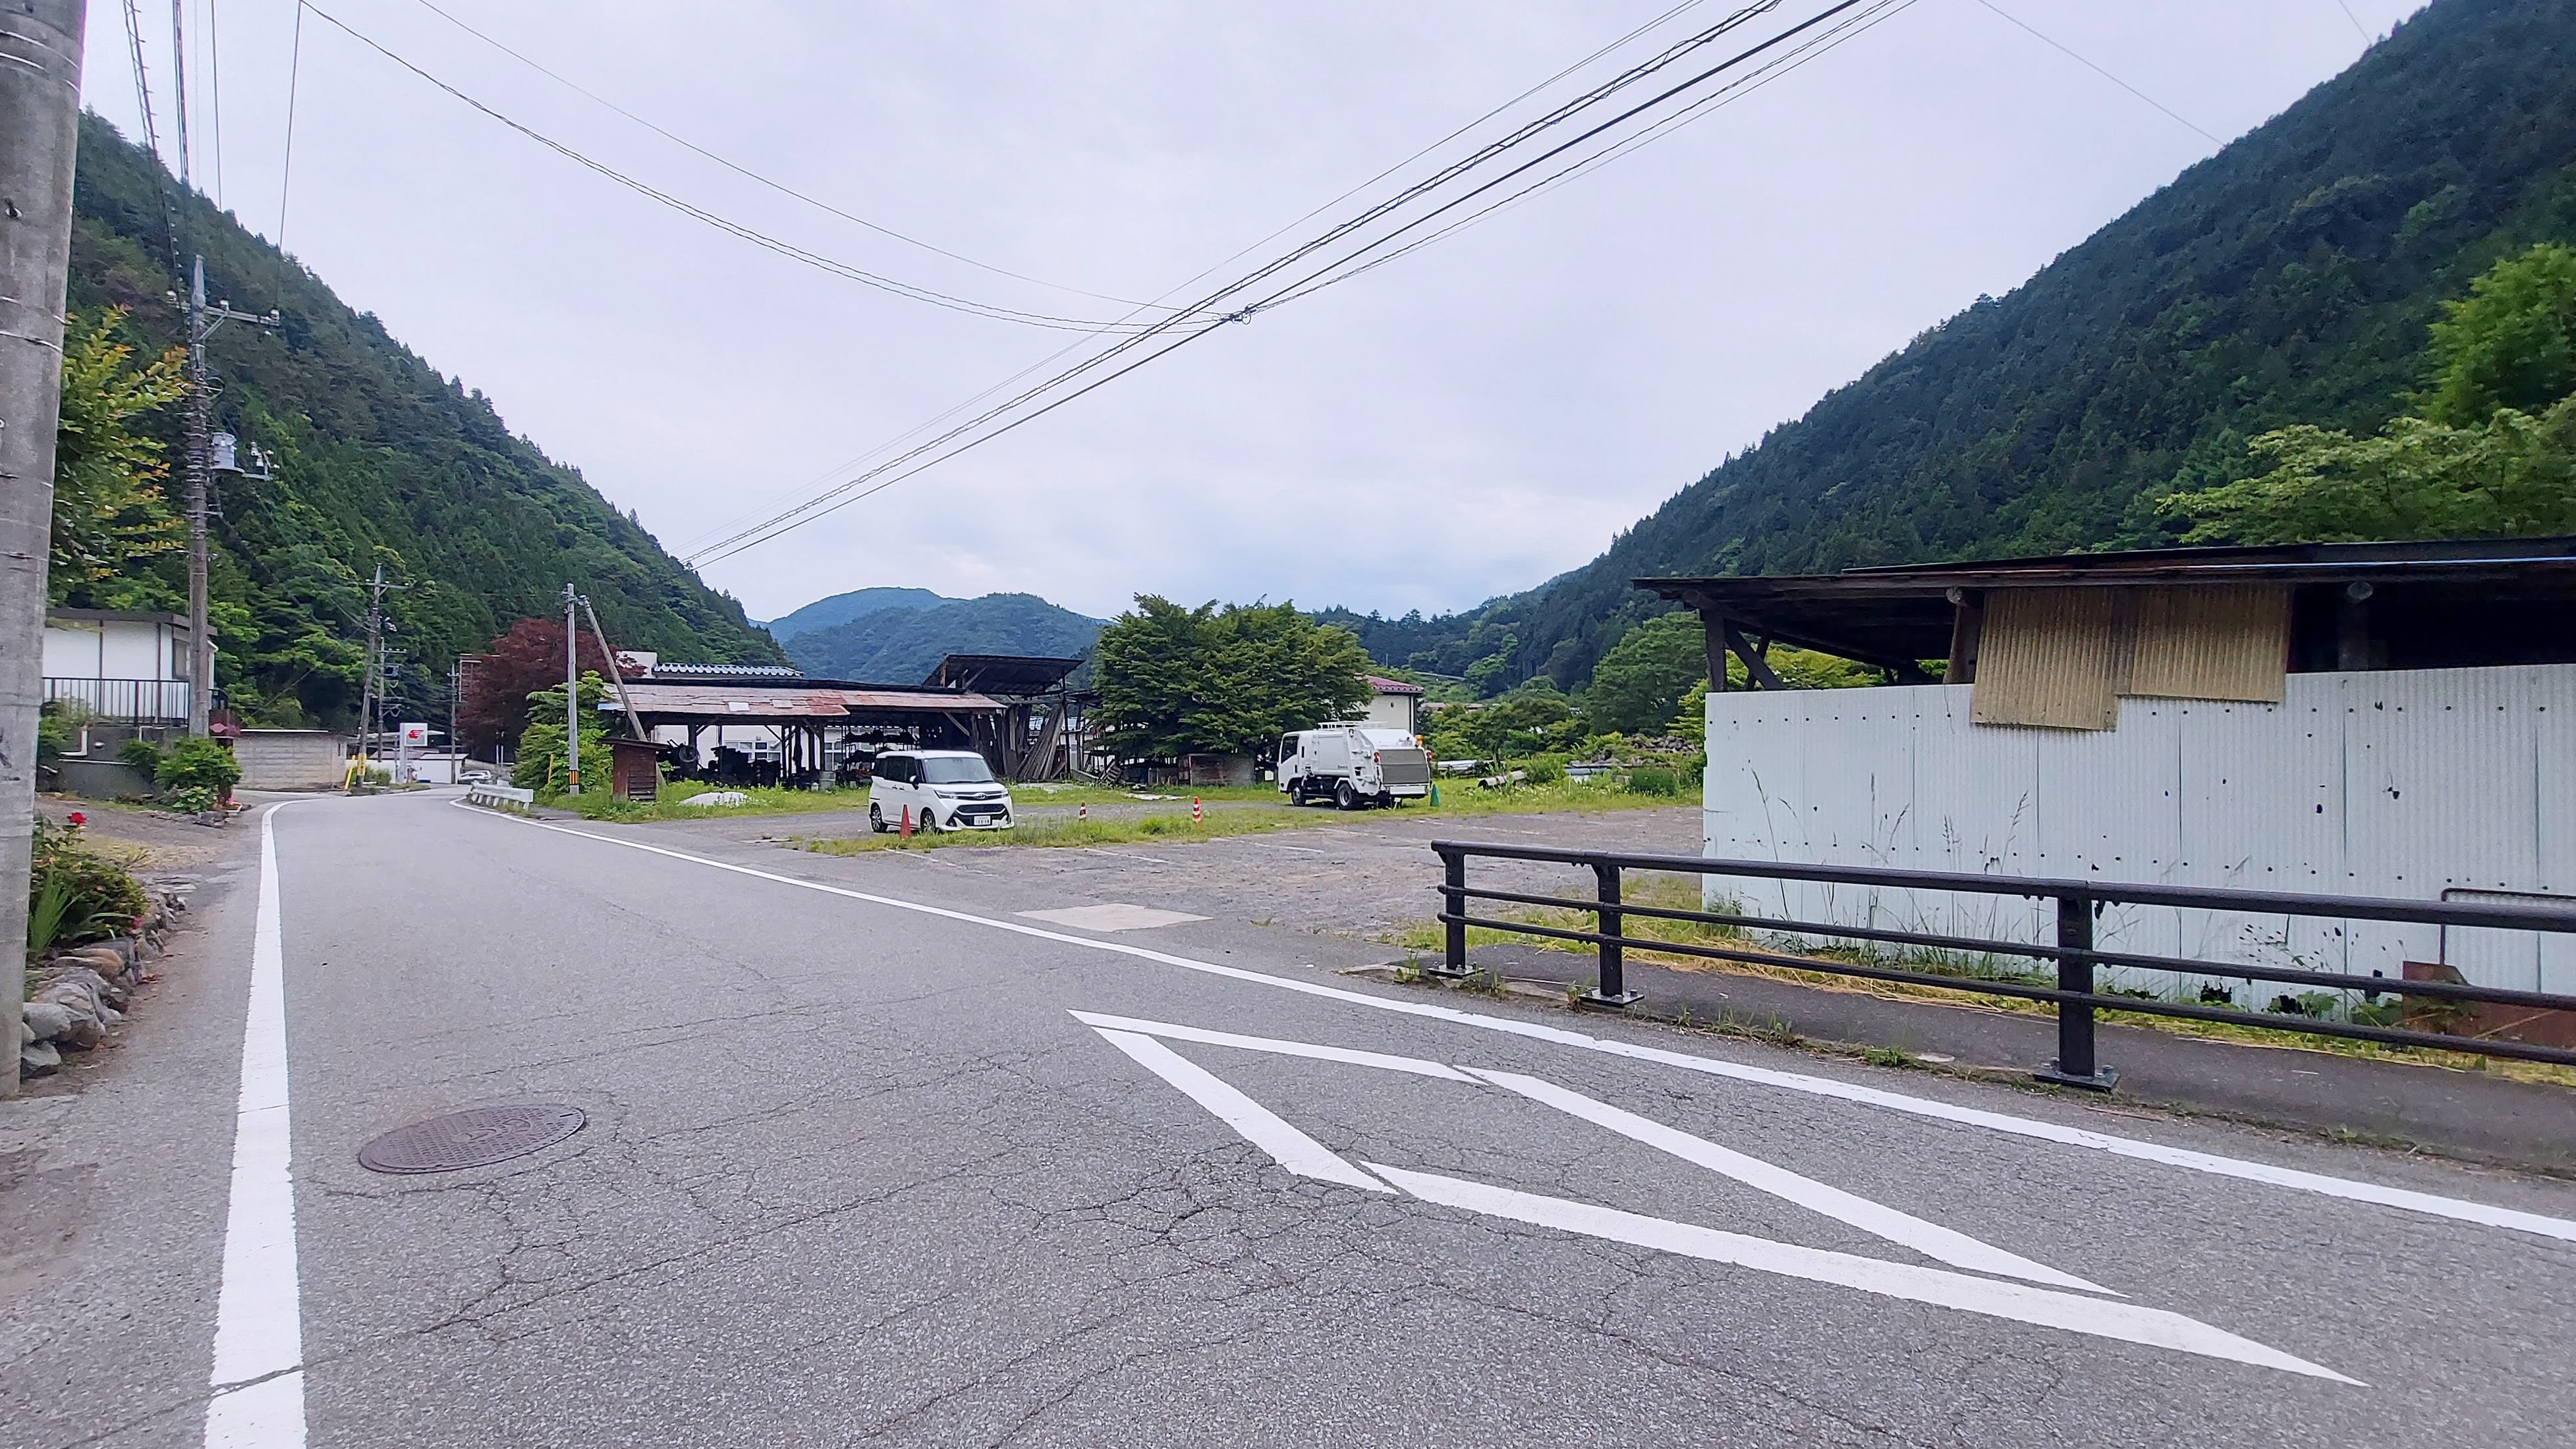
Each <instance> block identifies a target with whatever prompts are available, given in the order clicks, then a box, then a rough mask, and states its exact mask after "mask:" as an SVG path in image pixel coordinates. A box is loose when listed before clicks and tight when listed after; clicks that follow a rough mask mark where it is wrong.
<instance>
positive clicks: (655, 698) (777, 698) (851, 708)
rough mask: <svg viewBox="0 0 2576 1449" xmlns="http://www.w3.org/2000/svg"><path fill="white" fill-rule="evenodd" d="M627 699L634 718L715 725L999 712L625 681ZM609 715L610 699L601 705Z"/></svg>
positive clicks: (907, 698)
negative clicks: (607, 710)
mask: <svg viewBox="0 0 2576 1449" xmlns="http://www.w3.org/2000/svg"><path fill="white" fill-rule="evenodd" d="M626 696H627V698H628V700H629V701H631V702H632V703H633V704H634V706H635V712H636V713H637V714H639V715H646V716H652V717H656V718H659V719H662V720H664V721H669V722H679V721H684V720H699V721H705V722H709V723H716V724H725V723H731V724H763V723H768V722H771V721H785V722H799V721H801V722H809V723H810V722H841V723H860V722H863V720H862V718H861V717H863V716H867V715H886V714H901V715H925V714H928V715H939V714H998V713H1000V712H1001V709H1002V706H1001V705H999V704H997V703H995V702H994V701H992V700H990V699H987V698H985V697H984V696H983V695H980V694H962V693H958V692H955V691H949V690H939V691H931V690H905V689H893V688H880V689H814V688H797V687H794V686H792V685H789V686H779V685H743V684H695V683H692V684H672V683H663V682H659V681H644V680H637V681H630V682H629V683H628V684H627V686H626ZM601 707H602V708H604V709H614V708H616V707H617V701H616V699H615V697H614V696H611V697H610V698H608V699H606V700H603V701H601Z"/></svg>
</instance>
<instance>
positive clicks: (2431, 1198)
mask: <svg viewBox="0 0 2576 1449" xmlns="http://www.w3.org/2000/svg"><path fill="white" fill-rule="evenodd" d="M449 803H451V804H453V805H454V806H455V807H456V808H457V809H459V810H473V808H474V807H472V806H469V805H466V804H464V803H463V802H462V801H451V802H449ZM474 813H476V814H484V815H490V816H491V818H492V819H495V820H506V821H509V822H510V823H512V824H514V825H525V826H530V827H533V828H535V829H538V830H551V831H554V832H555V833H557V834H559V835H573V836H579V837H580V838H581V839H583V840H595V841H598V842H599V843H601V844H602V845H616V846H623V847H625V848H626V849H628V850H640V851H643V852H645V853H646V854H649V855H659V856H666V857H668V858H670V859H672V860H685V861H688V862H690V863H691V864H693V865H703V866H706V867H708V868H710V869H713V870H722V871H730V872H732V873H733V874H736V875H746V876H750V877H752V878H753V879H756V880H765V881H772V882H775V883H777V884H779V885H785V886H794V887H796V888H798V889H800V890H809V891H821V892H822V893H824V894H825V895H833V896H840V897H842V898H844V899H846V900H853V901H865V902H867V903H868V904H870V905H877V906H886V907H889V908H891V909H894V910H899V911H912V912H916V913H918V914H921V915H926V916H937V917H939V918H941V919H943V920H950V921H963V922H966V923H968V924H971V925H978V926H988V927H991V928H992V929H994V930H997V931H1010V932H1013V933H1015V934H1018V935H1022V936H1033V937H1036V938H1037V939H1039V940H1042V941H1054V942H1058V943H1060V944H1063V945H1067V946H1079V947H1081V948H1083V949H1085V950H1090V951H1106V952H1109V953H1111V954H1113V955H1119V956H1132V957H1135V958H1136V959H1137V960H1140V961H1155V962H1159V963H1161V964H1163V965H1166V966H1177V967H1180V968H1181V969H1183V970H1185V971H1199V972H1204V973H1206V974H1208V975H1211V976H1222V977H1225V978H1227V979H1229V980H1234V981H1247V982H1251V983H1254V984H1256V985H1261V986H1270V987H1275V988H1277V989H1279V990H1282V991H1294V992H1297V993H1299V994H1301V995H1305V996H1319V997H1323V998H1326V999H1328V1000H1333V1001H1341V1002H1346V1003H1348V1004H1350V1005H1353V1006H1364V1007H1367V1008H1368V1009H1370V1010H1372V1011H1390V1012H1394V1013H1397V1014H1398V1015H1402V1016H1412V1017H1420V1018H1423V1019H1425V1020H1430V1021H1445V1022H1449V1023H1451V1024H1453V1025H1457V1026H1465V1027H1472V1028H1474V1029H1476V1030H1478V1031H1491V1032H1500V1033H1502V1034H1504V1035H1506V1036H1517V1037H1522V1038H1525V1039H1527V1040H1530V1041H1543V1042H1550V1043H1553V1044H1555V1045H1557V1046H1564V1047H1572V1048H1575V1049H1577V1050H1580V1051H1593V1052H1601V1053H1604V1054H1606V1055H1609V1056H1616V1057H1626V1058H1628V1059H1629V1060H1632V1061H1641V1062H1654V1063H1656V1064H1658V1065H1661V1066H1668V1067H1678V1068H1680V1069H1682V1070H1684V1071H1692V1072H1701V1073H1705V1074H1707V1075H1709V1076H1714V1077H1724V1078H1727V1079H1729V1080H1731V1081H1738V1082H1747V1083H1751V1084H1753V1085H1756V1086H1764V1087H1776V1088H1779V1089H1781V1090H1783V1091H1790V1092H1803V1093H1806V1094H1808V1095H1810V1096H1816V1097H1828V1098H1832V1099H1834V1100H1836V1101H1843V1102H1852V1103H1856V1104H1858V1105H1861V1106H1867V1107H1879V1108H1884V1109H1886V1110H1888V1111H1891V1112H1904V1113H1908V1114H1910V1115H1913V1116H1917V1117H1928V1118H1931V1119H1933V1120H1935V1121H1941V1122H1949V1123H1954V1124H1956V1125H1959V1126H1963V1127H1981V1128H1984V1129H1986V1130H1987V1131H1990V1132H2001V1133H2005V1134H2008V1135H2010V1136H2015V1137H2027V1138H2031V1139H2034V1140H2036V1141H2041V1142H2051V1143H2056V1144H2057V1145H2059V1146H2063V1147H2081V1148H2085V1149H2087V1150H2090V1151H2094V1152H2107V1153H2110V1154H2111V1155H2113V1156H2115V1157H2126V1158H2130V1159H2132V1160H2135V1161H2139V1162H2153V1163H2157V1164H2160V1165H2162V1166H2166V1167H2179V1168H2184V1169H2186V1170H2188V1171H2192V1172H2206V1173H2209V1174H2211V1175H2213V1176H2217V1177H2229V1178H2235V1179H2237V1180H2239V1181H2242V1182H2257V1183H2261V1184H2263V1185H2264V1186H2266V1187H2278V1188H2287V1189H2289V1190H2291V1191H2295V1192H2312V1193H2316V1194H2318V1195H2320V1196H2323V1197H2331V1198H2340V1199H2342V1200H2344V1201H2346V1202H2364V1203H2371V1204H2374V1205H2376V1206H2379V1207H2390V1208H2396V1209H2399V1210H2400V1211H2404V1212H2411V1213H2422V1214H2424V1215H2426V1216H2428V1217H2437V1218H2448V1219H2450V1220H2452V1221H2454V1222H2464V1223H2476V1224H2478V1225H2480V1226H2482V1227H2490V1228H2508V1229H2511V1230H2513V1231H2515V1232H2523V1233H2532V1234H2535V1235H2537V1236H2540V1237H2544V1238H2555V1239H2558V1240H2559V1241H2561V1242H2569V1243H2576V1220H2571V1219H2568V1218H2559V1217H2551V1216H2549V1215H2547V1214H2545V1213H2534V1212H2524V1211H2522V1210H2521V1209H2519V1208H2507V1207H2496V1206H2494V1205H2493V1204H2490V1203H2482V1202H2471V1201H2469V1200H2467V1199H2465V1198H2456V1197H2444V1196H2442V1195H2440V1194H2438V1193H2429V1192H2417V1191H2415V1190H2414V1189H2412V1188H2403V1187H2388V1186H2384V1185H2382V1184H2380V1183H2375V1182H2362V1181H2359V1180H2358V1179H2354V1178H2348V1177H2333V1176H2329V1175H2327V1174H2325V1173H2321V1172H2302V1171H2300V1170H2298V1169H2297V1168H2291V1167H2276V1166H2273V1165H2272V1164H2270V1163H2268V1162H2250V1161H2247V1160H2245V1159H2244V1158H2239V1157H2222V1156H2220V1155H2218V1154H2216V1153H2211V1152H2196V1151H2193V1150H2191V1149H2190V1148H2185V1147H2168V1146H2166V1145H2164V1144H2163V1143H2161V1142H2147V1141H2142V1140H2140V1139H2138V1138H2135V1137H2119V1136H2114V1135H2112V1134H2111V1133H2108V1132H2096V1131H2093V1130H2091V1129H2089V1128H2083V1127H2065V1126H2060V1125H2059V1124H2057V1123H2054V1122H2041V1121H2038V1120H2036V1119H2033V1118H2029V1117H2015V1116H2012V1115H2010V1114H2008V1113H2004V1112H1989V1111H1986V1110H1985V1109H1983V1108H1979V1107H1961V1106H1956V1105H1953V1104H1951V1103H1948V1102H1941V1101H1935V1100H1933V1099H1932V1098H1929V1097H1914V1096H1908V1095H1906V1094H1905V1093H1903V1092H1890V1091H1887V1090H1885V1089H1883V1088H1879V1087H1864V1086H1860V1085H1857V1084H1855V1083H1851V1082H1838V1081H1835V1080H1833V1079H1832V1078H1830V1077H1817V1076H1810V1075H1808V1074H1807V1073H1804V1072H1783V1071H1777V1070H1774V1069H1772V1068H1769V1067H1755V1066H1747V1065H1745V1064H1743V1063H1741V1062H1728V1061H1720V1060H1718V1059H1716V1058H1714V1057H1703V1056H1694V1055H1692V1054H1690V1053H1688V1052H1677V1051H1671V1050H1667V1049H1665V1048H1663V1047H1651V1046H1641V1045H1638V1044H1636V1043H1634V1042H1623V1041H1614V1040H1609V1039H1605V1038H1601V1037H1593V1036H1586V1035H1584V1034H1583V1033H1582V1032H1579V1031H1569V1030H1567V1029H1565V1028H1564V1027H1558V1026H1546V1025H1543V1024H1541V1023H1538V1022H1528V1021H1513V1020H1510V1019H1509V1018H1505V1017H1495V1016H1480V1015H1478V1014H1476V1013H1475V1012H1471V1011H1461V1010H1459V1009H1458V1008H1456V1007H1454V1006H1440V1005H1436V1004H1434V1003H1431V1002H1422V1001H1392V1000H1388V999H1386V998H1384V997H1378V996H1368V995H1364V994H1362V993H1360V992H1357V991H1348V990H1344V989H1343V988H1341V987H1338V986H1327V985H1324V984H1323V983H1321V982H1316V981H1296V980H1291V979H1290V978H1288V977H1285V976H1271V975H1267V974H1265V973H1263V972H1259V971H1251V970H1246V969H1245V968H1243V967H1240V966H1226V965H1221V964H1219V963H1217V962H1214V961H1198V960H1193V959H1192V958H1190V957H1187V956H1175V955H1172V954H1171V953H1170V952H1167V951H1157V950H1154V949H1153V948H1151V947H1149V946H1136V945H1130V944H1128V943H1127V942H1124V941H1101V940H1093V939H1090V938H1087V937H1082V936H1068V935H1066V934H1064V933H1063V932H1061V931H1048V930H1041V929H1040V928H1038V927H1036V926H1029V925H1023V924H1021V923H1019V922H1017V921H1002V920H995V919H994V918H992V917H990V916H978V915H975V914H972V913H971V912H967V911H956V910H950V909H949V908H947V907H946V906H934V905H928V904H925V903H923V902H920V901H907V900H899V899H897V898H895V897H892V896H880V895H871V894H869V893H868V892H866V891H859V890H852V889H850V888H849V887H847V886H836V885H825V884H824V883H823V882H821V881H812V880H799V879H798V878H796V877H795V876H792V875H780V874H778V873H776V872H774V871H766V870H760V869H757V868H755V867H752V866H748V865H736V864H734V863H733V862H731V861H724V860H714V859H710V858H708V857H706V856H703V855H691V854H689V853H688V852H687V851H684V850H673V849H670V848H669V847H667V846H660V845H649V844H646V843H645V842H643V841H640V840H620V839H619V838H617V837H616V836H613V835H598V834H594V833H592V832H591V831H587V830H575V829H573V828H572V827H570V826H567V825H557V824H555V823H553V822H552V821H546V820H528V819H524V818H522V817H519V816H516V815H498V814H492V813H491V812H488V811H474Z"/></svg>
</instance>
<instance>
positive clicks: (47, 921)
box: [27, 820, 151, 956]
mask: <svg viewBox="0 0 2576 1449" xmlns="http://www.w3.org/2000/svg"><path fill="white" fill-rule="evenodd" d="M31 844H32V845H33V853H32V858H31V860H30V862H29V863H30V865H31V866H32V869H30V870H29V871H28V872H27V951H28V954H29V955H31V956H32V955H35V954H37V953H39V952H42V951H45V950H48V949H50V948H52V947H55V946H77V945H79V944H81V943H82V942H84V941H98V940H104V939H106V938H107V937H109V936H113V935H117V934H119V933H121V932H124V931H128V930H131V929H133V926H134V923H135V921H136V920H138V919H140V918H141V917H142V915H143V913H144V912H145V911H146V910H148V909H149V908H150V904H151V902H150V900H149V898H148V897H146V896H145V895H144V893H143V887H142V886H141V885H138V884H137V883H136V882H135V879H134V877H132V876H130V875H128V874H126V873H125V868H124V867H123V866H121V865H118V864H117V863H116V862H115V861H112V860H109V859H108V858H107V857H105V856H103V855H100V854H99V853H98V852H96V851H94V850H91V849H89V848H88V847H87V846H84V845H82V844H81V842H80V832H79V831H78V830H76V829H73V828H72V827H70V826H66V825H56V824H54V823H52V822H51V821H46V820H38V821H37V822H36V830H35V838H34V840H33V841H32V842H31Z"/></svg>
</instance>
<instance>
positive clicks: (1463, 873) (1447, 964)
mask: <svg viewBox="0 0 2576 1449" xmlns="http://www.w3.org/2000/svg"><path fill="white" fill-rule="evenodd" d="M1440 876H1441V884H1440V901H1441V914H1443V915H1445V916H1447V917H1449V919H1448V920H1447V921H1444V922H1442V923H1441V924H1442V925H1443V926H1445V927H1446V928H1447V929H1446V930H1444V931H1443V932H1442V933H1441V935H1442V942H1443V947H1444V949H1443V950H1442V952H1441V956H1440V964H1439V965H1437V966H1427V967H1425V968H1423V969H1424V970H1426V971H1428V972H1430V973H1431V974H1432V975H1434V976H1448V977H1462V976H1466V975H1468V974H1469V971H1468V967H1467V923H1466V922H1465V921H1462V920H1459V919H1458V917H1460V916H1463V915H1465V914H1467V856H1466V852H1464V851H1458V850H1443V851H1441V852H1440Z"/></svg>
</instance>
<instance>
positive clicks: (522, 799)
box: [465, 785, 537, 810]
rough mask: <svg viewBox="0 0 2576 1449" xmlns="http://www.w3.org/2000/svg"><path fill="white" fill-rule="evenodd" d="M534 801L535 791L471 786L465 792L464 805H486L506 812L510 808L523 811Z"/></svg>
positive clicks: (507, 787) (500, 786)
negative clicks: (513, 807)
mask: <svg viewBox="0 0 2576 1449" xmlns="http://www.w3.org/2000/svg"><path fill="white" fill-rule="evenodd" d="M536 801H537V792H536V791H534V790H513V789H511V788H510V787H509V786H507V785H473V786H469V787H467V789H466V791H465V803H466V804H468V805H488V806H490V807H492V808H493V809H495V810H507V809H510V808H511V807H512V806H516V807H518V808H520V809H522V810H524V809H526V808H527V807H528V806H530V805H533V804H535V803H536Z"/></svg>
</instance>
